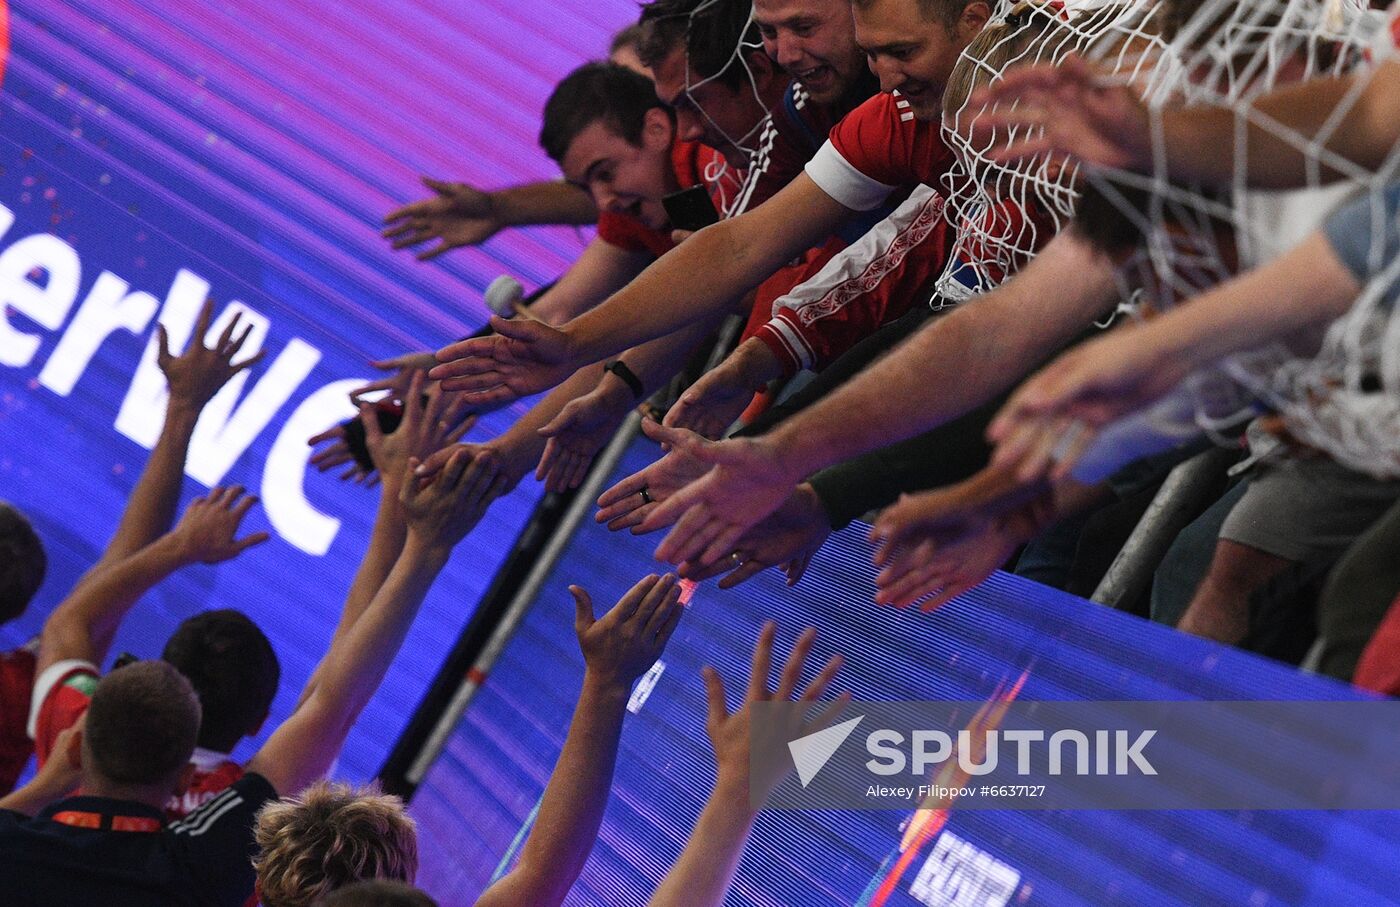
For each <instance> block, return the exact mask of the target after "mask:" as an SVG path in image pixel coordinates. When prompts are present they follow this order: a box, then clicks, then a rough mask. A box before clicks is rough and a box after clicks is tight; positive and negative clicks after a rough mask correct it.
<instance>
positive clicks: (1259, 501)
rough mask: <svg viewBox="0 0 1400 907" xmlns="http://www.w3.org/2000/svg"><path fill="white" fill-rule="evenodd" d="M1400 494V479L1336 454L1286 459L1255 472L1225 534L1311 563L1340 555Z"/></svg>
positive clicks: (1222, 530)
mask: <svg viewBox="0 0 1400 907" xmlns="http://www.w3.org/2000/svg"><path fill="white" fill-rule="evenodd" d="M1396 500H1400V480H1393V481H1381V480H1379V479H1373V478H1371V477H1370V476H1368V475H1366V474H1364V473H1359V472H1355V471H1353V470H1350V469H1347V468H1346V467H1344V466H1339V465H1338V464H1336V463H1334V462H1333V461H1331V460H1326V459H1315V460H1294V459H1284V460H1281V461H1278V462H1275V463H1272V464H1269V465H1267V466H1262V467H1260V469H1259V471H1258V472H1257V473H1255V474H1254V475H1253V476H1251V477H1250V480H1249V487H1248V488H1247V489H1245V492H1244V497H1242V498H1241V499H1240V502H1239V503H1238V504H1236V505H1235V508H1234V509H1233V510H1231V511H1230V515H1229V516H1227V517H1226V518H1225V522H1224V524H1223V525H1222V526H1221V527H1220V538H1222V539H1228V540H1230V541H1232V542H1238V543H1240V544H1241V545H1248V546H1250V547H1251V548H1257V549H1259V550H1260V551H1263V552H1265V553H1267V554H1272V555H1274V556H1275V557H1281V558H1284V559H1285V560H1290V561H1296V562H1298V563H1302V564H1311V563H1319V562H1326V561H1330V560H1335V559H1336V558H1338V557H1340V556H1341V554H1342V552H1344V551H1345V550H1346V549H1347V548H1348V547H1350V546H1351V543H1352V542H1354V541H1355V540H1356V538H1357V536H1359V535H1361V533H1363V532H1365V531H1366V530H1367V529H1368V528H1370V526H1371V524H1372V523H1374V522H1375V521H1376V520H1378V519H1380V517H1381V515H1382V514H1384V513H1385V512H1386V511H1387V510H1388V509H1390V505H1392V504H1394V503H1395V502H1396Z"/></svg>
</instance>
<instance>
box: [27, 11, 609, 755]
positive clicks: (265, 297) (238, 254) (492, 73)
mask: <svg viewBox="0 0 1400 907" xmlns="http://www.w3.org/2000/svg"><path fill="white" fill-rule="evenodd" d="M634 16H635V9H634V7H633V6H632V4H631V3H628V2H624V0H605V2H600V3H590V4H587V5H580V4H569V3H561V2H551V0H544V2H540V3H533V4H530V5H529V8H528V9H527V8H522V7H521V6H520V5H519V4H514V3H508V2H500V0H487V2H483V3H476V4H471V5H470V6H462V5H460V4H435V3H430V2H388V3H383V2H378V3H363V2H344V0H307V2H298V3H294V4H273V5H269V4H266V3H262V2H253V0H233V2H221V3H214V4H210V3H204V2H198V3H195V2H184V0H146V2H142V0H100V2H99V0H30V2H25V3H22V4H18V5H16V4H11V5H10V9H9V54H8V59H6V60H5V61H4V62H5V64H6V66H5V69H4V81H3V84H0V206H3V208H2V209H0V229H2V230H3V232H0V297H2V298H0V312H3V314H4V320H3V323H0V431H3V437H4V444H3V449H2V450H0V498H5V499H8V500H10V501H13V502H15V503H16V504H18V505H19V506H20V507H21V508H23V509H24V510H25V511H27V512H28V513H29V514H30V515H31V516H32V517H33V519H34V522H35V524H36V526H37V528H38V530H39V532H40V534H41V535H42V536H43V538H44V540H45V542H46V544H47V546H48V550H49V559H50V565H49V576H48V580H47V582H46V583H45V585H44V587H43V589H42V590H41V592H40V594H39V597H38V599H37V600H36V602H35V603H34V605H33V606H32V607H31V609H30V611H29V613H28V614H27V615H25V616H24V617H23V618H22V619H20V620H18V621H14V622H12V623H10V624H8V625H6V626H4V627H3V628H0V644H3V645H5V646H7V647H13V646H17V645H21V644H23V643H24V642H25V641H26V640H27V639H29V638H30V637H31V636H33V635H34V634H35V633H36V632H37V631H38V630H39V628H40V627H41V626H42V622H43V618H44V615H45V614H46V613H47V612H48V610H49V609H51V608H52V607H53V606H54V605H55V604H56V603H57V602H58V601H59V600H60V599H61V598H62V597H63V595H64V594H65V593H66V592H67V590H68V588H69V587H70V586H71V584H72V582H73V580H74V579H75V578H76V577H77V576H78V575H79V574H81V572H82V571H83V570H85V569H86V568H87V567H88V566H90V565H91V564H92V563H93V561H94V560H95V559H96V558H97V556H98V555H99V553H100V551H101V549H102V547H103V546H104V545H105V544H106V541H107V538H108V536H109V535H110V533H111V532H112V530H113V529H114V528H115V526H116V521H117V518H118V516H119V514H120V512H121V508H122V507H123V506H124V504H125V502H126V498H127V495H128V494H129V493H130V491H131V489H132V487H133V485H134V483H135V481H136V477H137V475H138V474H139V471H140V468H141V466H142V464H143V463H144V462H145V459H146V455H147V451H148V449H149V448H150V447H151V445H152V444H153V443H154V439H155V436H156V433H157V432H158V430H159V425H160V414H161V412H162V408H161V406H162V404H161V402H160V397H159V394H160V392H161V390H162V389H163V383H162V380H161V378H160V376H159V374H158V372H155V371H154V369H153V368H152V366H151V364H150V362H149V361H146V362H144V363H143V352H144V353H146V354H149V349H148V347H147V344H148V341H149V339H150V337H151V336H152V334H153V333H154V327H155V319H156V318H159V319H161V320H164V321H167V322H170V323H171V324H177V323H184V324H189V323H190V321H191V319H192V317H193V314H194V312H195V311H196V310H197V308H198V306H199V304H200V303H201V302H202V301H203V299H204V298H205V296H206V294H207V295H209V296H212V297H213V298H214V299H215V300H216V302H217V304H218V310H219V311H223V310H224V309H225V308H226V307H227V306H230V305H232V304H234V303H239V304H241V306H242V307H244V308H246V309H248V310H251V311H252V312H253V313H255V321H256V323H257V330H256V332H255V334H254V336H253V338H252V341H250V342H251V343H253V344H255V345H261V346H262V348H263V349H265V350H266V351H267V357H266V359H265V360H264V362H263V363H261V364H260V365H258V366H256V367H255V368H254V369H253V370H252V371H251V372H250V373H249V374H248V375H247V376H246V377H245V378H242V379H241V380H239V379H235V380H236V383H237V385H238V386H237V388H236V390H235V391H234V392H232V393H231V394H230V395H229V396H226V397H224V398H221V400H216V401H215V402H214V403H213V404H211V407H210V408H209V410H208V411H206V420H205V421H206V424H205V425H202V426H201V432H202V434H201V435H200V436H199V437H197V439H196V442H195V445H194V448H193V449H192V451H191V456H190V463H189V467H188V469H187V474H188V478H187V479H186V487H185V495H184V499H185V500H188V499H190V498H192V497H193V496H195V495H196V494H202V493H203V492H204V491H205V489H206V488H207V487H208V486H209V485H211V484H215V483H235V482H237V483H241V484H243V485H245V486H247V487H248V488H249V489H250V490H251V491H253V492H255V493H258V494H260V495H261V496H262V498H263V502H262V504H261V505H260V506H259V507H258V508H257V509H256V510H255V511H254V514H253V516H252V517H251V518H250V520H249V523H248V528H249V529H250V530H258V529H265V530H268V531H270V532H271V533H272V535H273V540H272V541H271V542H269V543H268V544H266V545H264V546H262V547H260V548H257V549H254V550H252V551H250V552H249V553H248V554H247V555H245V556H244V557H243V558H241V559H240V560H238V561H237V562H234V563H231V564H225V565H222V566H220V567H217V568H210V567H193V568H190V569H187V570H185V571H182V572H181V573H179V574H177V575H176V576H175V577H173V578H172V579H171V580H169V581H167V582H166V583H164V584H163V585H161V586H160V587H159V588H158V589H157V590H155V591H154V592H152V593H151V594H150V595H149V596H148V597H147V598H146V600H144V601H143V602H142V603H140V604H139V605H138V606H137V607H136V609H135V610H134V611H133V612H132V614H131V616H130V618H129V620H128V621H127V624H126V626H125V628H124V629H123V631H122V632H121V634H120V636H119V637H118V639H117V642H116V647H115V651H118V652H119V651H122V650H128V651H131V652H133V653H135V654H138V655H146V656H153V655H156V654H158V653H159V651H160V648H161V645H162V644H163V642H164V640H165V638H166V637H167V636H168V634H169V632H170V630H171V629H172V628H173V627H174V625H175V624H176V623H177V622H178V621H179V620H180V619H181V618H182V617H184V616H185V615H187V614H190V613H193V612H194V611H196V610H199V609H203V608H207V607H224V606H234V607H239V608H242V609H243V610H245V611H247V612H248V613H249V614H250V615H252V616H253V617H254V618H255V619H256V620H257V621H258V623H259V624H261V625H262V627H263V628H264V629H265V630H266V632H267V633H268V635H269V636H270V638H271V639H272V642H273V645H274V646H275V648H276V650H277V652H278V654H279V656H280V658H281V660H282V685H281V694H280V696H279V697H278V699H277V702H276V704H275V705H274V708H273V713H272V719H271V721H269V722H268V724H267V725H266V726H265V731H266V730H268V729H270V728H272V727H274V726H275V725H276V723H277V722H278V721H279V720H280V719H281V718H282V717H284V716H285V715H286V714H287V711H288V710H289V709H290V707H291V705H292V704H293V703H294V702H295V701H296V697H297V694H298V692H299V690H300V688H301V685H302V683H303V682H304V681H305V679H306V677H307V676H308V675H309V673H310V671H311V669H312V667H313V666H314V664H315V662H316V660H317V659H318V658H319V657H320V655H321V653H322V652H323V651H324V648H325V645H326V643H327V641H328V640H329V638H330V633H331V630H332V628H333V627H334V625H335V621H336V619H337V616H338V614H339V609H340V604H341V601H342V600H343V597H344V595H345V591H346V589H347V587H348V585H349V582H350V578H351V575H352V574H353V572H354V568H355V565H356V564H357V562H358V560H359V557H360V555H361V553H362V552H363V550H364V547H365V544H366V542H367V539H368V533H369V528H370V524H371V520H372V518H373V513H374V505H375V493H374V492H369V491H366V490H364V489H361V488H357V487H351V486H347V485H343V484H341V483H339V482H337V481H336V480H335V479H334V478H332V477H330V476H322V475H318V474H317V473H315V472H314V470H307V469H306V458H307V455H308V453H309V448H308V447H307V445H306V439H307V438H308V437H310V436H311V435H312V434H315V433H316V432H319V431H320V430H321V429H323V428H325V427H326V426H328V425H329V424H331V423H332V422H334V421H337V420H339V419H341V418H344V417H345V416H347V415H349V414H350V413H351V410H350V407H349V404H348V401H347V400H346V391H347V390H348V389H349V388H351V387H354V386H355V385H356V384H358V383H362V382H363V381H364V380H365V379H367V378H369V377H372V376H374V374H375V373H374V372H373V370H372V369H370V368H369V365H368V363H369V361H370V360H371V359H378V358H383V357H386V356H392V355H397V354H400V353H403V352H406V351H409V350H415V349H423V348H427V347H436V346H438V345H441V344H443V343H445V342H447V341H450V340H453V339H456V338H457V337H461V336H463V335H465V334H467V333H470V332H471V331H472V330H474V329H475V328H477V327H479V326H480V325H481V324H482V323H483V322H484V321H485V318H486V314H487V313H486V310H485V307H484V305H483V304H482V303H481V297H480V294H481V291H482V289H483V288H484V287H485V286H486V285H487V284H488V283H489V282H490V281H491V280H492V279H493V278H494V277H495V276H496V275H498V274H500V273H503V272H504V273H511V274H515V275H517V276H518V277H519V278H520V279H521V280H522V282H524V283H525V284H526V286H527V287H529V288H532V289H533V288H534V287H536V286H538V285H540V284H542V283H544V282H547V281H549V280H552V279H553V278H554V277H555V276H556V275H558V274H559V273H560V272H562V271H563V269H564V268H565V267H567V265H568V263H569V262H570V261H571V260H572V259H573V257H574V256H575V255H576V254H577V253H578V251H579V250H580V249H582V247H583V242H584V241H585V240H586V239H587V231H575V230H572V229H562V228H548V229H535V230H516V231H510V232H508V233H506V234H502V235H500V236H498V237H496V238H495V239H493V240H492V241H490V242H489V243H487V244H486V245H485V246H484V247H482V248H480V249H471V250H462V251H459V252H455V253H452V254H450V255H447V256H445V257H443V258H441V259H439V260H438V261H436V262H434V263H431V264H422V263H418V262H416V261H415V260H414V259H413V256H412V255H411V254H409V253H407V252H393V251H391V250H390V249H389V246H388V244H387V243H386V242H385V241H384V240H383V239H381V238H380V237H379V230H380V229H381V224H380V219H381V218H382V217H383V216H384V214H386V213H387V212H388V211H389V210H390V209H392V208H394V207H397V206H399V205H401V204H403V203H405V202H407V201H410V200H413V199H417V198H420V197H422V196H423V195H424V194H426V190H425V189H424V188H423V187H422V185H421V184H420V183H419V182H418V177H419V176H420V175H421V174H427V175H431V176H436V177H439V178H444V179H458V180H464V181H467V182H471V183H474V184H477V185H481V186H485V187H494V186H500V185H509V184H513V183H517V182H522V181H525V180H529V179H536V178H554V177H556V176H557V175H558V174H557V170H556V168H555V167H554V165H553V164H552V163H551V162H550V161H549V160H548V159H547V158H546V157H545V156H544V154H543V153H542V152H540V151H539V150H538V149H537V148H536V146H535V135H536V133H537V131H538V123H539V111H540V110H541V108H542V107H543V104H544V99H545V98H546V96H547V95H548V92H549V90H550V88H551V87H552V86H553V83H554V82H555V81H556V80H557V79H558V78H560V77H561V76H562V75H564V74H565V73H567V72H568V71H569V70H570V69H572V68H573V67H575V66H577V65H578V64H579V63H581V62H583V61H584V60H585V59H589V58H593V57H598V56H601V55H603V54H604V53H605V52H606V49H607V46H608V41H609V39H610V37H611V34H612V32H613V31H614V30H615V29H617V28H618V27H620V26H622V25H624V24H626V23H627V22H628V20H629V19H631V18H633V17H634ZM521 411H522V407H521V406H516V407H513V408H512V409H509V410H505V411H502V412H500V413H496V414H493V415H492V416H490V417H488V418H486V419H483V420H482V422H481V424H480V425H478V426H477V427H476V428H475V429H474V431H473V434H472V435H471V436H470V438H471V439H480V438H485V437H489V436H491V435H493V434H496V433H498V432H499V431H500V430H501V429H502V428H503V427H504V426H506V425H508V424H509V423H510V422H511V421H512V420H513V419H514V418H516V417H517V416H518V414H519V413H520V412H521ZM538 496H539V487H538V485H537V484H536V483H535V482H534V481H533V480H532V479H527V480H526V481H525V482H523V483H522V484H521V486H520V488H519V489H517V491H516V492H515V493H514V494H513V495H512V496H510V497H509V498H507V499H505V500H503V501H500V502H498V503H497V505H496V506H495V507H494V508H493V509H492V510H491V512H490V514H489V515H488V516H487V517H486V518H485V519H484V520H483V521H482V524H481V525H480V527H478V529H477V531H476V532H475V534H474V535H473V536H472V537H471V538H470V539H468V541H467V542H466V543H464V545H463V547H462V549H461V550H460V552H459V554H458V556H457V557H456V559H454V561H453V562H452V564H451V566H450V567H449V568H448V570H447V572H446V573H445V575H444V576H443V578H442V579H441V580H440V581H439V583H438V585H437V587H436V588H435V589H434V590H433V592H432V594H431V595H430V596H429V599H428V601H427V603H426V604H425V606H424V609H423V613H422V614H421V615H420V617H419V620H418V622H417V624H416V625H415V627H414V629H413V631H412V633H411V635H410V637H409V639H408V641H407V644H406V646H405V647H404V651H403V653H402V654H401V655H400V657H399V659H398V660H397V662H396V663H395V665H394V667H393V669H392V670H391V671H390V673H389V675H388V678H387V680H386V682H385V684H384V687H383V688H382V690H381V691H380V693H379V694H378V695H377V696H376V697H375V699H374V700H373V702H372V703H371V704H370V706H369V708H368V709H367V711H366V713H365V716H364V719H363V720H362V721H361V722H360V723H359V725H358V726H357V727H356V728H355V730H354V731H353V732H352V734H351V737H350V740H349V743H348V744H347V746H346V748H345V751H344V753H343V755H342V759H341V763H340V771H341V774H342V775H344V776H346V777H349V778H352V779H355V780H364V779H367V778H369V777H371V776H372V775H373V774H374V772H375V771H376V770H377V769H378V768H379V765H380V763H381V762H382V760H383V758H384V756H385V754H386V753H387V751H388V749H389V747H390V746H391V745H392V743H393V741H394V740H395V738H396V737H397V736H398V733H399V731H400V730H401V728H402V727H403V724H404V721H405V720H406V719H407V716H408V715H409V714H411V712H412V710H413V709H414V707H415V706H416V705H417V703H418V701H419V698H420V697H421V695H422V693H423V690H424V689H425V687H426V685H427V682H428V680H429V679H430V678H431V677H432V676H433V674H434V672H435V671H436V670H437V668H438V666H439V665H440V663H441V660H442V656H443V654H444V653H445V651H446V647H447V646H449V645H450V644H451V641H452V640H453V639H455V638H456V636H457V634H458V632H459V631H460V628H461V627H462V626H463V624H464V623H465V621H466V620H467V619H468V617H469V616H470V614H471V612H472V609H473V608H474V607H475V605H476V602H477V601H478V599H479V598H480V595H481V592H482V591H483V590H484V589H485V587H486V585H487V584H488V583H489V582H490V580H491V577H492V576H493V575H494V573H495V570H496V568H497V566H498V564H499V563H500V560H501V558H502V556H503V555H504V553H505V551H506V550H507V549H508V547H509V544H510V542H511V540H513V539H514V538H515V537H516V535H517V533H518V531H519V529H520V527H521V526H522V525H523V524H524V522H525V520H526V518H527V517H528V514H529V512H530V510H531V509H532V507H533V505H534V503H535V501H536V500H537V498H538ZM249 752H251V747H250V746H245V747H244V748H242V749H240V751H239V755H240V756H246V755H248V754H249Z"/></svg>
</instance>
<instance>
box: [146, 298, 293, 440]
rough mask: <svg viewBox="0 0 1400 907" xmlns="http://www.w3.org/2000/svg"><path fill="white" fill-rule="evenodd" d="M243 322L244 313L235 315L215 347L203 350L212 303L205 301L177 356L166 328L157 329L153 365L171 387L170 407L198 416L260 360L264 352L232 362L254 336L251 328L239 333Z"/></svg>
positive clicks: (211, 317) (162, 326)
mask: <svg viewBox="0 0 1400 907" xmlns="http://www.w3.org/2000/svg"><path fill="white" fill-rule="evenodd" d="M242 318H243V313H242V312H236V313H235V314H234V316H233V317H232V318H231V319H229V323H228V324H227V325H225V327H224V330H223V333H222V334H220V335H219V337H218V339H216V340H215V341H214V344H213V345H212V346H205V345H204V344H205V342H206V340H207V339H208V338H207V337H206V335H207V334H208V333H209V325H210V324H211V323H212V322H213V320H214V300H212V299H208V300H205V302H204V307H203V308H202V309H200V310H199V318H198V319H197V320H196V321H195V325H194V330H193V332H192V333H191V334H190V340H189V343H188V345H187V346H186V347H185V351H184V352H183V353H181V354H180V355H178V356H175V355H173V354H172V353H171V352H170V335H169V333H168V332H167V331H166V330H165V325H164V324H159V323H158V324H157V325H156V336H157V339H158V341H159V345H158V346H157V348H156V365H158V366H159V367H160V370H161V371H162V372H163V373H164V374H165V380H166V381H167V382H169V384H170V405H171V406H184V407H186V408H188V409H190V410H192V411H193V412H199V411H200V410H202V409H204V406H205V404H207V403H208V402H209V401H210V400H212V399H213V398H214V395H215V394H217V393H218V392H219V389H220V388H221V387H223V386H224V385H225V384H227V383H228V381H229V379H230V378H232V377H233V376H234V375H236V374H238V373H239V372H241V371H243V370H244V369H246V368H248V367H249V366H251V365H253V364H254V363H256V362H257V361H259V360H260V359H262V357H263V355H264V354H265V353H266V350H259V351H258V352H256V353H254V354H253V355H251V356H249V357H248V358H247V359H244V360H243V361H241V362H238V363H235V362H234V361H233V359H234V357H235V356H237V355H238V353H239V351H241V350H242V349H243V344H244V343H246V342H247V340H248V335H249V334H251V333H252V332H253V325H252V324H248V325H246V326H245V327H244V328H243V330H242V331H239V330H238V325H239V322H240V321H241V320H242Z"/></svg>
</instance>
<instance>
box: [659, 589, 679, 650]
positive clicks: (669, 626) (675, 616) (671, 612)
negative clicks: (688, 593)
mask: <svg viewBox="0 0 1400 907" xmlns="http://www.w3.org/2000/svg"><path fill="white" fill-rule="evenodd" d="M680 597H681V589H680V586H677V587H676V588H675V589H673V590H672V595H671V596H668V597H667V599H666V606H665V608H664V609H663V613H664V615H665V619H664V620H663V621H662V622H661V625H660V626H659V627H658V628H657V630H656V644H657V646H658V647H659V648H662V649H664V648H666V643H668V642H670V641H671V634H673V633H675V632H676V627H678V626H680V623H681V615H683V614H685V605H682V604H681V602H680Z"/></svg>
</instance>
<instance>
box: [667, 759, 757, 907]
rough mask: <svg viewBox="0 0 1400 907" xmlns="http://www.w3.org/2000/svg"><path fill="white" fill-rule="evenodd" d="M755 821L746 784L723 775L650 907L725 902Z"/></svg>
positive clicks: (702, 906) (692, 906) (696, 906)
mask: <svg viewBox="0 0 1400 907" xmlns="http://www.w3.org/2000/svg"><path fill="white" fill-rule="evenodd" d="M753 822H754V812H753V810H751V809H750V808H749V791H748V787H747V785H744V784H741V783H738V782H732V781H727V780H726V779H724V778H721V779H720V780H719V781H718V782H716V784H715V789H714V791H713V792H712V793H711V794H710V799H709V800H708V801H707V802H706V803H705V809H704V810H703V811H702V812H701V813H700V818H699V819H697V820H696V822H695V827H694V828H693V829H691V832H690V839H689V840H688V841H686V845H685V850H683V851H681V855H680V858H679V859H677V860H676V863H675V865H674V866H672V867H671V871H670V872H668V873H667V874H666V878H665V879H664V880H663V881H662V883H661V885H660V886H659V887H658V888H657V889H656V893H655V894H653V895H652V896H651V900H650V901H648V902H647V903H648V904H649V905H650V907H682V905H684V907H711V905H713V907H718V905H720V904H723V903H724V895H725V893H726V892H727V891H728V890H729V884H730V882H732V881H733V879H734V873H735V871H737V870H738V868H739V860H740V858H741V857H742V856H743V853H744V845H745V844H746V843H748V839H749V832H750V831H751V830H752V829H753Z"/></svg>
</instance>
